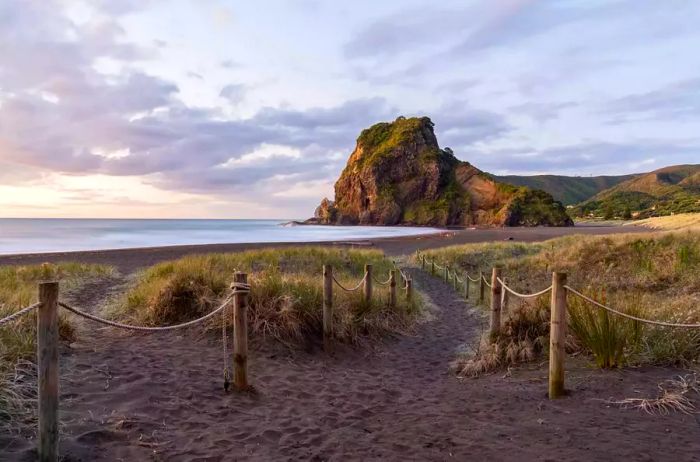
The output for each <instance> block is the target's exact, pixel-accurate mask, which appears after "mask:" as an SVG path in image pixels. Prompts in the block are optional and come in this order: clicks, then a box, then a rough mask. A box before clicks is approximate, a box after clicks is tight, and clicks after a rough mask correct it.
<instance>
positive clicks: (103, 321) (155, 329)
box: [58, 295, 233, 332]
mask: <svg viewBox="0 0 700 462" xmlns="http://www.w3.org/2000/svg"><path fill="white" fill-rule="evenodd" d="M232 297H233V296H232V295H229V296H228V297H226V299H225V300H224V302H223V303H222V304H221V305H220V306H219V307H218V308H217V309H215V310H214V311H212V312H210V313H208V314H206V315H204V316H202V317H201V318H198V319H194V320H192V321H188V322H184V323H182V324H175V325H173V326H162V327H147V326H133V325H130V324H123V323H120V322H116V321H110V320H108V319H104V318H100V317H99V316H95V315H93V314H90V313H86V312H85V311H81V310H79V309H78V308H75V307H73V306H70V305H68V304H67V303H64V302H58V305H59V306H60V307H62V308H65V309H66V310H68V311H70V312H71V313H74V314H77V315H78V316H81V317H83V318H85V319H89V320H90V321H95V322H97V323H100V324H104V325H106V326H110V327H117V328H119V329H126V330H135V331H139V332H163V331H168V330H175V329H182V328H185V327H190V326H194V325H195V324H199V323H200V322H204V321H206V320H207V319H210V318H211V317H213V316H214V315H216V314H218V313H220V312H222V311H223V310H224V308H226V306H227V305H228V304H229V303H230V302H231V298H232Z"/></svg>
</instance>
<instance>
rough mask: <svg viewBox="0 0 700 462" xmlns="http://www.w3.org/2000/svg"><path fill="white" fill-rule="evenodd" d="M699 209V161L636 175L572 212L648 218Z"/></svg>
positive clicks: (589, 214)
mask: <svg viewBox="0 0 700 462" xmlns="http://www.w3.org/2000/svg"><path fill="white" fill-rule="evenodd" d="M696 212H700V165H675V166H671V167H665V168H662V169H659V170H655V171H653V172H650V173H645V174H643V175H638V176H635V177H633V178H631V179H628V180H627V181H623V182H622V183H619V184H617V185H615V186H613V187H612V188H609V189H606V190H605V191H601V192H599V193H598V194H596V195H595V196H594V197H592V198H590V199H589V200H586V201H585V202H583V203H581V204H579V205H577V206H576V207H574V209H573V210H572V215H574V216H579V217H587V216H595V217H605V218H615V217H617V218H625V219H627V218H632V217H634V218H636V217H639V218H646V217H654V216H665V215H671V214H675V213H696Z"/></svg>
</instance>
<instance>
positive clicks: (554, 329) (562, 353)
mask: <svg viewBox="0 0 700 462" xmlns="http://www.w3.org/2000/svg"><path fill="white" fill-rule="evenodd" d="M565 285H566V273H552V302H551V303H552V305H551V311H552V317H551V321H550V330H549V399H555V398H559V397H561V396H563V395H564V360H565V358H566V350H565V344H566V310H567V306H566V305H567V300H566V288H565V287H564V286H565Z"/></svg>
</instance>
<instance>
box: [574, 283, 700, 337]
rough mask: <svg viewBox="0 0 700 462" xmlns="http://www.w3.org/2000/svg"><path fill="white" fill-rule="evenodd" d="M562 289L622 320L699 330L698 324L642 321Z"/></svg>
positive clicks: (576, 291) (575, 292)
mask: <svg viewBox="0 0 700 462" xmlns="http://www.w3.org/2000/svg"><path fill="white" fill-rule="evenodd" d="M564 288H565V289H566V290H567V291H568V292H570V293H572V294H574V295H576V296H577V297H579V298H581V299H583V300H585V301H587V302H588V303H590V304H592V305H595V306H597V307H598V308H602V309H604V310H607V311H609V312H611V313H613V314H616V315H618V316H621V317H623V318H627V319H631V320H632V321H638V322H642V323H644V324H651V325H654V326H662V327H679V328H683V329H700V324H682V323H677V322H665V321H655V320H653V319H644V318H640V317H637V316H632V315H631V314H627V313H624V312H622V311H618V310H616V309H614V308H610V307H609V306H606V305H603V304H602V303H600V302H597V301H595V300H593V299H592V298H591V297H588V296H586V295H584V294H582V293H581V292H579V291H578V290H576V289H574V288H572V287H570V286H564Z"/></svg>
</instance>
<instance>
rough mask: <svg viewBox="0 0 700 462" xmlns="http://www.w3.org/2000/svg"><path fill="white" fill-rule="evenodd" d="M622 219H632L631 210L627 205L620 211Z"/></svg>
mask: <svg viewBox="0 0 700 462" xmlns="http://www.w3.org/2000/svg"><path fill="white" fill-rule="evenodd" d="M622 219H623V220H631V219H632V210H630V208H629V207H625V210H624V211H623V212H622Z"/></svg>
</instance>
